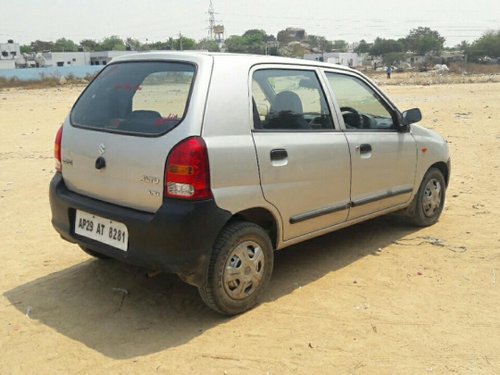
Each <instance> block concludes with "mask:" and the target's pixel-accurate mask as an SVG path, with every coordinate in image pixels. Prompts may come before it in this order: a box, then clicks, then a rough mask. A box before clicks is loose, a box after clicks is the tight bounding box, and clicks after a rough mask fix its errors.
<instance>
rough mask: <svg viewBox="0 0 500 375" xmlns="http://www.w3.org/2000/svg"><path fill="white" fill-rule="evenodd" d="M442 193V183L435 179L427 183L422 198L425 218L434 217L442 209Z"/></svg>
mask: <svg viewBox="0 0 500 375" xmlns="http://www.w3.org/2000/svg"><path fill="white" fill-rule="evenodd" d="M442 191H443V189H442V186H441V183H440V182H439V181H438V180H436V179H435V178H433V179H431V180H429V182H427V185H425V189H424V196H423V198H422V209H423V211H424V215H425V216H427V217H432V216H434V215H435V214H436V213H437V212H438V211H439V208H440V207H441V200H442Z"/></svg>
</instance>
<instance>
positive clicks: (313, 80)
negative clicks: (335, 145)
mask: <svg viewBox="0 0 500 375" xmlns="http://www.w3.org/2000/svg"><path fill="white" fill-rule="evenodd" d="M252 94H253V107H254V127H255V128H256V129H269V130H319V129H332V128H333V122H332V117H331V114H330V111H329V109H328V105H327V103H326V99H325V95H324V93H323V90H322V89H321V85H320V83H319V81H318V78H317V76H316V73H315V72H313V71H306V70H304V71H302V70H287V69H263V70H257V71H255V72H254V74H253V82H252Z"/></svg>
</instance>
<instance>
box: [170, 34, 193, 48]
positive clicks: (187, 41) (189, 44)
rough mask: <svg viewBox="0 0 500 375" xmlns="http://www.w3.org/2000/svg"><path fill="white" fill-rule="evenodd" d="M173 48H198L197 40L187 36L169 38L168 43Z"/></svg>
mask: <svg viewBox="0 0 500 375" xmlns="http://www.w3.org/2000/svg"><path fill="white" fill-rule="evenodd" d="M167 44H168V45H169V46H170V48H171V49H174V50H178V51H184V50H193V49H196V41H195V40H194V39H191V38H187V37H185V36H182V35H181V36H180V37H179V38H177V39H174V38H169V39H168V43H167Z"/></svg>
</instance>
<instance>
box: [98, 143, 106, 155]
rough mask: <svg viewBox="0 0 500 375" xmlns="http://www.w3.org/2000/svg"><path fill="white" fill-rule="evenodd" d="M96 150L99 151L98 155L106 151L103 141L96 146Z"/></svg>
mask: <svg viewBox="0 0 500 375" xmlns="http://www.w3.org/2000/svg"><path fill="white" fill-rule="evenodd" d="M97 152H99V155H103V154H104V153H105V152H106V146H104V143H101V144H100V145H99V147H97Z"/></svg>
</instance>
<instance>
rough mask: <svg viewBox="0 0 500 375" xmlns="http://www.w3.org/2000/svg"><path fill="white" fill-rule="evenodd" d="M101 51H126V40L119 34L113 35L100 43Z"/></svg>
mask: <svg viewBox="0 0 500 375" xmlns="http://www.w3.org/2000/svg"><path fill="white" fill-rule="evenodd" d="M99 49H100V50H101V51H125V49H126V47H125V42H124V41H123V39H121V38H120V37H119V36H117V35H111V36H109V37H107V38H104V40H103V41H102V42H101V43H100V47H99Z"/></svg>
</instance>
